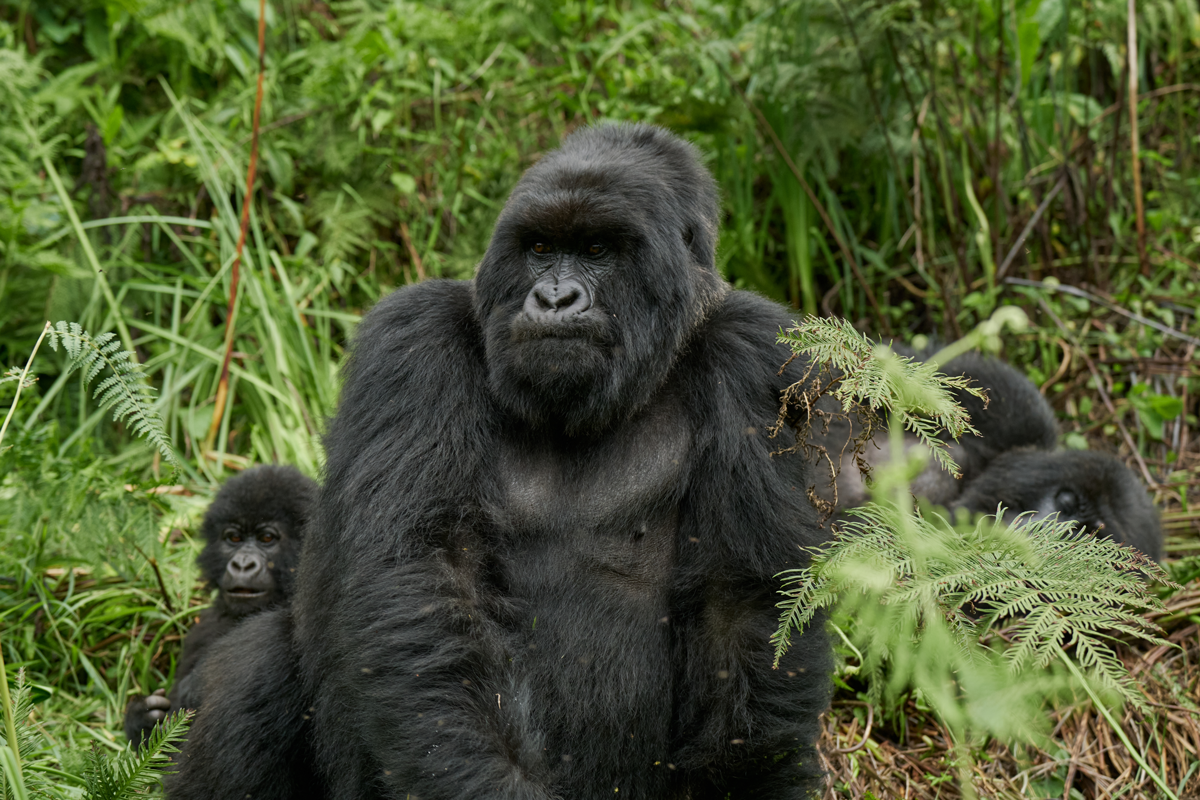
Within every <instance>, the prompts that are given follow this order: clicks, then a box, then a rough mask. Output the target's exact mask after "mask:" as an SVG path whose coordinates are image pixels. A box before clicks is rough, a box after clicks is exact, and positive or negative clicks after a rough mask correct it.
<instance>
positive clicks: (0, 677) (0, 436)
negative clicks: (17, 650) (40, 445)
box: [0, 322, 50, 782]
mask: <svg viewBox="0 0 1200 800" xmlns="http://www.w3.org/2000/svg"><path fill="white" fill-rule="evenodd" d="M49 331H50V323H49V322H47V323H46V325H45V327H43V328H42V335H41V336H39V337H38V339H37V342H36V343H35V344H34V345H33V352H32V353H30V354H29V360H28V361H26V362H25V369H23V370H21V377H20V378H18V379H17V394H16V396H15V397H13V401H12V405H10V406H9V407H8V413H7V414H5V415H4V424H3V425H0V445H3V444H4V433H5V431H7V430H8V423H9V422H11V421H12V418H13V414H15V413H16V411H17V403H18V402H19V401H20V399H21V390H22V389H24V388H25V381H26V379H28V377H29V369H30V368H31V367H32V366H33V359H34V358H36V357H37V351H38V348H39V347H41V346H42V340H44V339H45V338H46V334H47V333H49ZM0 703H3V704H4V738H5V739H7V740H8V742H7V744H8V748H9V749H10V750H12V754H13V759H14V763H15V764H16V766H17V780H19V781H21V782H24V780H25V776H24V775H23V774H22V772H21V750H20V748H19V747H18V746H17V721H16V720H15V719H13V707H12V697H11V696H10V695H9V693H8V667H6V666H5V664H4V643H3V642H2V641H0Z"/></svg>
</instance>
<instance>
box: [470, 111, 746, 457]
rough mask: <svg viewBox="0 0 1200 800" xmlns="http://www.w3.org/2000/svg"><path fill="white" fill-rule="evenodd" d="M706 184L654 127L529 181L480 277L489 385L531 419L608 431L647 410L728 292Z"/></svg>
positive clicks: (606, 132)
mask: <svg viewBox="0 0 1200 800" xmlns="http://www.w3.org/2000/svg"><path fill="white" fill-rule="evenodd" d="M717 218H718V203H717V191H716V185H715V183H714V182H713V179H712V176H711V175H710V174H709V173H708V171H707V170H706V169H705V168H704V167H703V166H702V165H701V163H700V159H699V155H698V153H697V151H696V149H695V148H694V147H692V146H691V145H690V144H688V143H687V142H684V141H682V140H680V139H677V138H675V137H674V136H672V135H671V134H669V133H667V132H666V131H664V130H662V129H659V128H654V127H650V126H647V125H604V126H599V127H595V128H587V129H584V130H582V131H579V132H577V133H575V134H573V135H572V136H570V137H569V138H568V139H567V140H566V141H565V142H564V143H563V145H562V147H561V148H559V149H558V150H555V151H552V152H550V153H548V154H546V156H545V157H544V158H542V160H541V161H539V162H538V163H537V164H536V165H535V166H533V167H532V168H531V169H530V170H529V171H528V172H526V173H525V175H524V176H523V177H522V178H521V180H520V182H519V183H518V184H517V187H516V188H515V189H514V191H513V193H512V195H511V196H510V197H509V200H508V202H507V203H506V204H505V207H504V211H503V212H502V213H501V215H500V219H499V220H498V221H497V223H496V230H495V233H494V234H493V236H492V242H491V244H490V245H489V247H488V251H487V253H486V254H485V256H484V258H483V261H482V262H481V263H480V265H479V271H478V273H477V274H476V277H475V293H476V308H477V312H478V315H479V319H480V323H481V324H482V326H483V328H484V332H485V340H486V349H487V362H488V368H489V373H490V376H491V385H492V388H493V391H494V393H495V395H496V398H497V399H498V400H499V401H500V403H501V405H502V406H504V407H506V408H508V409H509V410H511V411H514V412H516V414H517V415H518V416H520V417H522V418H524V419H525V420H526V421H528V422H531V423H533V424H535V425H541V424H543V423H546V422H548V421H551V420H558V421H559V422H561V423H562V424H563V427H564V429H565V430H566V432H567V433H574V432H580V431H584V430H587V429H590V430H592V431H595V430H599V429H602V428H604V427H605V426H606V425H608V424H610V423H611V422H613V421H614V420H617V419H620V418H623V417H625V416H628V414H630V413H633V412H635V411H636V410H637V409H639V408H641V407H642V406H644V404H645V403H646V402H648V401H649V399H650V397H651V396H652V394H653V392H654V391H655V390H656V389H657V388H658V387H659V386H660V385H661V384H662V382H663V381H664V380H665V379H666V377H667V375H668V373H669V370H670V367H671V364H672V363H673V362H674V360H675V357H676V354H677V353H679V351H680V350H681V348H682V347H683V345H684V344H685V342H686V341H687V339H688V337H689V336H690V335H691V334H692V333H693V332H694V331H695V330H696V329H697V327H698V326H699V324H700V323H701V322H702V321H703V319H704V318H705V316H706V315H707V313H708V312H709V310H710V309H711V308H712V307H713V306H714V305H715V301H717V300H718V299H719V298H720V297H722V296H723V295H724V293H725V292H726V291H727V290H728V289H727V287H726V285H725V284H724V282H723V281H722V280H721V278H720V276H719V275H718V274H717V271H716V266H715V255H716V241H717Z"/></svg>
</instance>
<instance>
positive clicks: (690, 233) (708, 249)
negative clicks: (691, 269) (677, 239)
mask: <svg viewBox="0 0 1200 800" xmlns="http://www.w3.org/2000/svg"><path fill="white" fill-rule="evenodd" d="M683 245H684V247H686V248H687V249H688V252H689V253H691V256H692V260H693V261H695V262H696V263H697V264H699V265H700V266H702V267H711V266H712V264H713V251H712V244H711V243H710V242H708V240H707V237H705V236H704V235H703V231H697V230H696V226H694V225H687V226H685V227H684V229H683Z"/></svg>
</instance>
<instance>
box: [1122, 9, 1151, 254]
mask: <svg viewBox="0 0 1200 800" xmlns="http://www.w3.org/2000/svg"><path fill="white" fill-rule="evenodd" d="M1136 10H1137V0H1129V17H1128V19H1127V20H1126V23H1125V27H1126V31H1127V32H1128V34H1129V42H1128V50H1127V52H1126V57H1127V58H1128V59H1129V154H1130V156H1131V157H1132V159H1133V163H1132V165H1131V166H1132V168H1133V207H1134V209H1135V210H1136V212H1137V248H1138V263H1139V264H1141V267H1142V274H1143V275H1147V276H1148V275H1149V274H1150V262H1149V261H1148V260H1147V259H1146V210H1145V208H1143V207H1142V164H1141V161H1140V160H1139V158H1138V95H1137V90H1138V49H1137V13H1136Z"/></svg>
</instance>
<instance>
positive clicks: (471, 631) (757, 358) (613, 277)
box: [169, 126, 830, 800]
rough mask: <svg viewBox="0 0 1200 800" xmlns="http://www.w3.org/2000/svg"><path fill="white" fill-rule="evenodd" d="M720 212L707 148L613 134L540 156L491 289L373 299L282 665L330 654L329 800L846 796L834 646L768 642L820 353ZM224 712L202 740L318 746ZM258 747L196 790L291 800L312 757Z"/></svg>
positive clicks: (312, 688) (324, 690) (459, 285)
mask: <svg viewBox="0 0 1200 800" xmlns="http://www.w3.org/2000/svg"><path fill="white" fill-rule="evenodd" d="M717 213H718V212H717V202H716V193H715V189H714V186H713V182H712V180H711V178H710V177H709V175H708V174H707V172H706V171H705V170H704V169H703V168H702V167H701V166H700V165H699V162H698V159H697V155H696V153H695V151H694V150H693V148H691V147H690V146H689V145H687V144H685V143H683V142H681V141H680V140H678V139H676V138H675V137H673V136H671V135H670V134H667V133H666V132H664V131H662V130H659V129H656V128H651V127H647V126H610V127H599V128H592V129H588V130H584V131H582V132H579V133H576V134H574V135H573V136H571V137H570V138H569V139H568V140H567V141H566V142H565V143H564V145H563V147H562V148H561V149H560V150H558V151H556V152H553V153H550V154H548V155H547V156H546V157H545V158H543V159H542V161H541V162H540V163H539V164H538V165H537V166H535V167H534V168H532V169H531V170H529V172H528V173H526V175H525V176H524V177H523V178H522V180H521V182H520V183H519V184H518V186H517V188H516V189H515V190H514V192H513V195H512V197H511V198H510V200H509V202H508V204H507V205H506V206H505V209H504V211H503V212H502V214H501V217H500V219H499V221H498V222H497V225H496V230H495V233H494V235H493V239H492V243H491V245H490V246H489V248H488V252H487V254H486V255H485V257H484V259H483V261H482V263H481V265H480V268H479V272H478V274H477V276H476V279H475V280H474V281H473V282H449V281H432V282H426V283H423V284H419V285H416V286H410V287H407V288H404V289H402V290H400V291H398V292H396V293H395V294H393V295H391V296H390V297H388V298H387V299H385V300H383V301H382V302H381V303H380V304H379V305H378V306H377V307H376V308H375V309H374V310H373V311H372V312H371V313H370V314H369V315H368V317H367V318H366V319H365V320H364V321H363V324H362V325H361V326H360V329H359V332H358V334H357V339H356V344H355V347H354V350H353V354H352V357H351V359H350V361H349V363H348V366H347V369H346V383H345V386H344V389H343V392H342V398H341V405H340V407H339V411H338V415H337V417H336V419H335V420H334V422H333V424H332V427H331V430H330V433H329V436H328V438H327V451H328V461H327V467H326V481H325V485H324V488H323V489H322V493H321V499H320V502H319V503H318V511H317V514H316V517H315V520H314V524H313V525H312V526H311V527H310V529H309V533H308V538H307V539H306V542H305V547H304V554H303V558H302V565H301V570H300V584H299V587H298V591H297V596H296V601H295V607H294V616H295V628H296V630H295V636H294V643H293V645H292V647H291V648H288V647H285V646H284V645H282V644H278V645H276V646H275V650H276V651H277V652H276V653H275V656H276V658H273V659H272V660H273V661H283V660H286V659H288V658H290V657H291V655H290V653H291V651H292V649H293V648H294V651H295V653H296V657H297V658H298V659H299V670H298V671H299V674H300V676H301V679H302V681H303V684H304V688H305V691H306V692H307V697H308V698H309V701H310V702H311V703H312V708H313V711H312V714H311V716H312V719H311V721H310V722H309V723H308V724H309V725H310V729H309V730H310V732H309V733H306V734H305V737H304V738H305V741H304V742H302V743H300V744H298V745H297V747H300V748H301V749H303V748H311V752H312V753H313V758H314V760H315V761H314V763H315V766H316V771H317V772H318V774H319V776H320V780H321V781H322V782H323V789H324V791H325V792H326V796H329V797H335V798H383V797H388V798H405V797H419V798H421V800H437V799H438V798H454V800H461V799H465V798H505V799H511V800H517V799H518V798H520V799H521V800H534V799H535V798H544V799H545V800H549V799H550V798H571V800H585V799H586V798H601V797H604V798H611V797H613V796H618V797H624V796H627V795H628V796H631V797H637V798H663V799H664V800H665V799H666V798H680V799H682V798H691V799H692V800H718V798H725V797H733V798H759V797H761V798H801V797H805V796H807V795H808V792H809V791H810V790H812V789H813V788H815V785H816V783H815V776H816V775H817V774H818V771H819V770H818V766H817V764H816V763H815V751H814V741H815V739H816V736H817V733H818V715H819V714H820V713H821V711H822V710H823V709H824V708H825V707H826V705H827V702H828V698H829V691H830V682H829V668H830V663H829V654H828V647H827V643H826V640H825V638H824V635H823V633H822V631H821V630H820V626H819V625H818V626H817V628H816V629H815V630H810V631H809V632H806V633H805V634H804V635H803V636H801V637H799V639H797V640H796V641H795V642H794V643H793V645H792V647H791V650H790V651H789V653H788V655H787V657H786V658H785V659H784V662H783V664H782V666H781V668H780V669H778V670H772V669H771V647H770V644H769V641H768V638H769V636H770V633H771V632H772V630H773V629H774V627H775V619H776V614H775V611H774V603H775V601H776V599H777V589H778V580H777V578H776V577H775V575H776V574H777V573H778V572H779V571H780V570H782V569H786V568H788V567H791V566H796V565H799V564H801V563H803V552H802V551H801V549H800V548H801V547H802V546H807V545H813V544H816V543H817V542H819V541H820V539H821V532H820V531H819V529H818V528H817V526H816V525H815V513H814V511H813V509H812V508H811V506H810V505H809V504H808V503H807V501H806V499H805V495H804V489H805V486H806V482H807V478H808V476H807V468H806V467H805V465H804V464H803V460H802V459H800V458H795V457H788V456H781V457H778V458H772V457H770V455H769V453H770V452H771V450H772V449H773V447H772V443H771V442H770V441H769V440H768V439H767V438H766V434H765V429H766V428H767V426H768V425H769V424H770V423H771V422H772V421H773V418H774V416H775V414H776V411H777V408H778V398H779V393H780V390H781V389H782V388H783V387H784V386H786V385H787V384H789V383H791V382H794V381H795V380H797V379H798V376H799V374H800V367H801V365H799V364H795V365H793V366H792V367H791V368H789V371H788V372H787V373H785V374H784V375H782V376H780V375H778V374H777V373H778V371H779V366H780V364H782V363H783V362H784V361H785V360H786V358H787V356H788V353H787V351H786V350H785V349H784V348H782V347H780V346H778V345H776V344H774V339H775V335H776V333H777V332H778V330H779V328H780V326H781V325H783V324H785V323H786V322H787V315H786V313H785V312H784V310H783V309H781V308H779V307H777V306H775V305H773V304H771V303H768V302H766V301H764V300H762V299H761V298H759V297H756V296H754V295H751V294H748V293H745V292H733V291H730V290H729V289H728V287H727V286H726V285H725V284H724V283H723V282H722V281H721V280H720V279H719V277H718V275H717V273H716V271H715V268H714V263H713V254H714V248H715V239H716V228H717ZM539 286H542V287H543V288H544V289H545V291H544V292H543V293H541V294H539V289H538V287H539ZM275 624H276V625H277V629H276V630H277V631H278V630H282V629H284V628H285V627H286V623H284V622H282V621H279V620H276V621H275ZM260 638H261V639H263V640H264V641H265V640H266V639H267V637H266V636H262V637H260ZM276 641H278V638H276ZM231 668H232V669H234V670H235V672H234V674H233V676H232V677H231V678H230V680H231V681H232V682H233V683H234V684H235V685H240V684H241V683H242V682H243V681H252V680H254V677H253V676H251V675H249V674H246V673H244V672H243V671H242V668H241V667H240V666H238V665H231ZM281 680H282V679H281ZM222 708H223V710H222V711H221V712H220V713H221V717H220V718H219V719H212V718H210V719H208V720H206V719H205V717H206V715H208V714H209V711H210V707H208V706H206V708H205V709H204V711H202V714H201V719H200V720H199V721H198V722H197V730H199V729H200V727H202V726H208V725H211V726H212V730H214V731H216V730H225V731H227V732H229V733H228V734H227V735H228V737H229V741H230V742H250V741H254V740H255V739H256V738H261V737H266V738H267V739H272V738H273V737H276V736H278V737H281V738H284V739H287V740H289V741H294V738H295V732H294V727H293V723H292V722H291V718H288V719H287V720H284V721H281V720H280V719H278V718H275V717H272V716H270V715H262V714H260V715H257V716H255V715H252V714H247V713H246V710H245V708H244V707H239V705H238V704H236V703H235V704H223V705H222ZM217 738H218V737H215V736H214V738H213V739H212V741H214V742H215V741H217ZM218 744H219V743H218ZM201 762H204V763H201ZM254 766H258V767H260V768H259V769H258V770H257V771H255V770H254V769H253V767H252V765H249V764H247V763H246V762H245V761H244V757H243V754H241V753H239V752H236V746H234V747H232V748H224V749H223V750H222V749H221V748H220V747H217V748H215V750H206V751H205V752H203V753H201V752H199V751H193V750H192V749H191V748H190V747H189V749H188V750H187V751H185V758H184V759H183V770H182V771H181V773H180V774H179V775H178V776H177V777H176V778H175V779H174V780H173V781H172V783H171V784H170V786H169V789H170V795H171V797H172V799H173V800H178V798H184V797H206V798H230V800H232V799H233V798H242V797H245V796H251V797H254V798H268V797H271V798H274V797H283V796H285V795H283V794H281V793H280V791H279V790H278V789H277V788H276V787H277V786H278V785H281V784H285V783H286V782H287V781H286V775H285V774H284V772H285V771H286V769H287V768H288V767H287V764H286V763H285V762H284V761H282V760H281V761H279V762H278V763H277V764H275V765H272V766H270V767H269V768H267V767H264V766H263V765H262V764H258V765H254ZM226 776H228V777H226ZM247 776H252V777H250V778H247ZM618 790H619V794H617V793H616V792H617V791H618Z"/></svg>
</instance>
